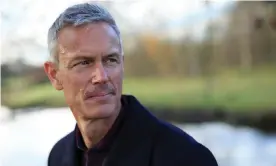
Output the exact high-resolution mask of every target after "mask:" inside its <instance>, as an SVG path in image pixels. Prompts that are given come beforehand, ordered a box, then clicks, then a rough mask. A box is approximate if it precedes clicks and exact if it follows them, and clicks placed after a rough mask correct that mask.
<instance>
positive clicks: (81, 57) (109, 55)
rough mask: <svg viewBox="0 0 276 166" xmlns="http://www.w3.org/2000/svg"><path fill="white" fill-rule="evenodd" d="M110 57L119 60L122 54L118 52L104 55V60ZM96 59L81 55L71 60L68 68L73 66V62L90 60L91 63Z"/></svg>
mask: <svg viewBox="0 0 276 166" xmlns="http://www.w3.org/2000/svg"><path fill="white" fill-rule="evenodd" d="M110 57H114V58H119V57H120V54H119V53H118V52H111V53H108V54H106V55H104V56H103V57H102V58H103V59H105V58H110ZM95 59H96V57H95V56H93V57H91V56H88V54H79V55H78V56H76V57H74V58H72V59H70V60H69V61H68V63H67V66H68V67H70V66H72V65H73V64H72V63H73V62H75V61H79V60H90V61H94V60H95Z"/></svg>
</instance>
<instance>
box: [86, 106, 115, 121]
mask: <svg viewBox="0 0 276 166" xmlns="http://www.w3.org/2000/svg"><path fill="white" fill-rule="evenodd" d="M88 108H90V109H88V110H86V112H85V113H84V115H85V117H87V118H91V119H92V118H96V119H104V118H109V117H111V116H112V115H113V114H114V113H115V111H116V110H115V108H116V107H115V105H114V104H102V105H97V106H91V107H89V106H88Z"/></svg>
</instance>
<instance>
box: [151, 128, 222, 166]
mask: <svg viewBox="0 0 276 166" xmlns="http://www.w3.org/2000/svg"><path fill="white" fill-rule="evenodd" d="M154 142H155V146H154V150H153V161H152V163H153V165H154V166H167V165H173V166H185V165H189V166H218V163H217V161H216V159H215V157H214V155H213V154H212V152H211V151H210V150H209V149H208V148H207V147H205V146H204V145H202V144H200V143H199V142H197V141H196V140H195V139H194V138H192V137H191V136H190V135H188V134H187V133H185V132H182V131H180V130H179V129H177V128H173V129H172V130H166V128H165V129H163V130H161V131H160V132H159V134H158V137H156V139H155V141H154Z"/></svg>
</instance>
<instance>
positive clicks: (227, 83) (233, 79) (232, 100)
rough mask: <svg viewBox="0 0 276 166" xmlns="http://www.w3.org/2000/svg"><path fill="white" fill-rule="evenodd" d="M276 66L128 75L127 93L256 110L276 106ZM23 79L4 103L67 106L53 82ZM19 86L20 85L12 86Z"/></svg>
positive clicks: (167, 102)
mask: <svg viewBox="0 0 276 166" xmlns="http://www.w3.org/2000/svg"><path fill="white" fill-rule="evenodd" d="M275 71H276V70H272V69H270V70H258V71H255V72H252V73H251V74H241V73H237V72H224V73H222V74H219V75H217V76H215V77H214V78H212V79H210V78H203V77H199V78H126V79H125V81H124V93H126V94H132V95H135V96H136V97H137V98H138V99H140V100H141V101H142V102H143V103H144V104H145V105H147V106H151V107H155V108H159V107H162V108H164V107H166V108H171V109H174V108H176V109H179V108H181V109H185V108H203V109H208V108H214V107H220V108H224V109H226V110H237V111H246V110H250V111H254V110H259V111H261V110H269V109H276V72H275ZM20 84H22V81H21V82H20V80H16V81H12V80H9V90H6V89H4V90H2V92H1V93H2V98H3V97H4V99H2V104H4V105H7V106H8V107H11V108H24V107H35V106H46V107H59V106H65V102H64V99H63V93H62V92H57V91H55V90H54V88H53V87H52V86H51V85H50V84H39V85H33V86H29V87H27V88H19V87H18V86H19V85H20ZM11 87H17V88H11Z"/></svg>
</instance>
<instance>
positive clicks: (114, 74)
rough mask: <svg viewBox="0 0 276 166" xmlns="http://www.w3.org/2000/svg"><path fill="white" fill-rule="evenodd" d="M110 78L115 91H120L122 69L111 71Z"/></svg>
mask: <svg viewBox="0 0 276 166" xmlns="http://www.w3.org/2000/svg"><path fill="white" fill-rule="evenodd" d="M110 78H111V81H112V83H113V84H114V86H115V88H116V90H117V91H121V90H122V83H123V69H122V67H120V68H118V69H116V70H113V71H111V74H110Z"/></svg>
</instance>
